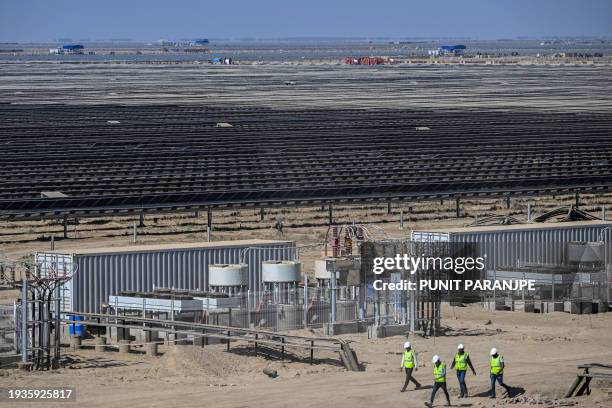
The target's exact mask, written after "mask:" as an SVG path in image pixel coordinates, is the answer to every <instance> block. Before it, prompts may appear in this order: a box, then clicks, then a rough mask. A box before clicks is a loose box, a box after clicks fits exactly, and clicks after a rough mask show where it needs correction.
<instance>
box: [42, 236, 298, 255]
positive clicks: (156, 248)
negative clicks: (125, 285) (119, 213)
mask: <svg viewBox="0 0 612 408" xmlns="http://www.w3.org/2000/svg"><path fill="white" fill-rule="evenodd" d="M287 244H294V242H293V241H276V240H263V239H248V240H236V241H213V242H172V243H164V244H147V245H138V244H135V245H130V246H116V247H112V246H111V247H93V248H64V249H57V250H54V251H40V253H45V254H61V255H98V254H114V253H128V252H163V251H178V250H185V249H199V248H230V247H249V246H259V247H261V246H275V245H287Z"/></svg>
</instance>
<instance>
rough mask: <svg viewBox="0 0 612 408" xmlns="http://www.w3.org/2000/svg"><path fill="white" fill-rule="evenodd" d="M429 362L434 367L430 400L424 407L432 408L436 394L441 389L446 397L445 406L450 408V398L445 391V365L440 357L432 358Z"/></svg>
mask: <svg viewBox="0 0 612 408" xmlns="http://www.w3.org/2000/svg"><path fill="white" fill-rule="evenodd" d="M431 362H432V363H433V365H434V373H433V374H434V385H433V388H432V389H431V398H430V399H429V402H426V403H425V405H427V406H428V407H430V408H431V407H433V402H434V399H435V398H436V393H437V392H438V390H439V389H442V391H444V395H445V396H446V405H449V406H450V404H451V403H450V397H449V396H448V390H447V389H446V364H444V363H443V362H442V360H441V359H440V356H438V355H435V356H433V358H432V359H431Z"/></svg>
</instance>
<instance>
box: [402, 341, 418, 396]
mask: <svg viewBox="0 0 612 408" xmlns="http://www.w3.org/2000/svg"><path fill="white" fill-rule="evenodd" d="M402 368H403V369H404V371H406V381H404V386H403V387H402V389H401V390H400V392H404V391H406V387H408V383H409V382H410V381H412V382H413V383H414V385H416V387H417V389H418V388H421V383H419V382H418V381H417V380H416V378H414V377H413V376H412V371H417V358H416V353H415V352H414V350H413V349H412V345H411V344H410V342H409V341H407V342H405V343H404V355H403V357H402Z"/></svg>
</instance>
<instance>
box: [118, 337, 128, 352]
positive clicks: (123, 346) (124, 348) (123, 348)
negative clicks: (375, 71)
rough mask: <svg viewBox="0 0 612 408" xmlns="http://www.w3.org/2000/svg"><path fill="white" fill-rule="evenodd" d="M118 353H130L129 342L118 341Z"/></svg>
mask: <svg viewBox="0 0 612 408" xmlns="http://www.w3.org/2000/svg"><path fill="white" fill-rule="evenodd" d="M119 352H120V353H125V354H127V353H129V352H130V341H129V340H120V341H119Z"/></svg>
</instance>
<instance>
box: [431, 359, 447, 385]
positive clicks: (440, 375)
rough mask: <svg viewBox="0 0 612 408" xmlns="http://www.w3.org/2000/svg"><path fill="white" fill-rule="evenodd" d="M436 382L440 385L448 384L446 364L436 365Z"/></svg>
mask: <svg viewBox="0 0 612 408" xmlns="http://www.w3.org/2000/svg"><path fill="white" fill-rule="evenodd" d="M434 381H435V382H440V383H443V382H446V364H444V363H440V364H439V365H435V364H434Z"/></svg>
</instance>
